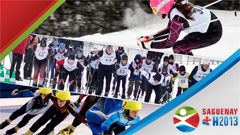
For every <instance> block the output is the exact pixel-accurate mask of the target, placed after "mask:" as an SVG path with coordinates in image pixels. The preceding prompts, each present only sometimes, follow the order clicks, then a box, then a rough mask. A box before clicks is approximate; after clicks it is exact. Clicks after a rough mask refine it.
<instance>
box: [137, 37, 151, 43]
mask: <svg viewBox="0 0 240 135" xmlns="http://www.w3.org/2000/svg"><path fill="white" fill-rule="evenodd" d="M138 40H139V41H140V42H149V41H150V40H152V37H151V36H141V37H140V38H138Z"/></svg>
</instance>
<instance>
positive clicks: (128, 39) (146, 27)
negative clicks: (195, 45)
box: [69, 5, 240, 60]
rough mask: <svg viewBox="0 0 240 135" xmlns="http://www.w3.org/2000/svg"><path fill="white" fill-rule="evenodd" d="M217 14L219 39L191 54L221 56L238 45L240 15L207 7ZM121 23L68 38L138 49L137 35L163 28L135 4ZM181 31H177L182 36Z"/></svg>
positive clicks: (153, 16) (224, 55) (158, 21)
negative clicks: (123, 27)
mask: <svg viewBox="0 0 240 135" xmlns="http://www.w3.org/2000/svg"><path fill="white" fill-rule="evenodd" d="M211 11H212V12H213V13H215V14H216V15H217V17H218V18H219V20H220V21H221V23H222V26H223V36H222V39H221V40H220V41H219V42H218V43H216V44H215V45H212V46H210V47H206V48H202V49H197V50H194V51H193V53H194V55H195V56H201V57H208V58H213V59H219V60H225V59H226V58H227V57H229V56H230V55H231V54H233V53H234V52H235V51H236V50H237V49H239V47H240V45H239V43H240V39H239V35H240V23H239V22H240V17H239V16H234V12H233V11H222V10H211ZM124 24H125V25H126V26H128V27H129V29H126V30H123V31H118V32H112V33H107V34H100V33H96V34H93V35H86V36H82V37H79V38H70V37H69V39H75V40H82V41H91V42H96V43H102V44H112V45H115V46H125V47H129V48H135V49H140V48H139V47H138V46H137V40H136V39H137V38H138V37H140V36H143V35H149V34H154V33H156V32H157V31H160V30H162V29H164V28H165V27H166V25H167V19H164V20H163V19H161V18H160V17H158V16H155V15H151V14H147V13H145V12H144V11H143V10H142V9H141V8H138V5H136V8H135V9H127V10H126V15H125V21H124ZM184 35H185V33H182V34H181V35H180V38H182V37H183V36H184ZM160 51H162V52H167V53H172V52H173V51H172V49H162V50H160Z"/></svg>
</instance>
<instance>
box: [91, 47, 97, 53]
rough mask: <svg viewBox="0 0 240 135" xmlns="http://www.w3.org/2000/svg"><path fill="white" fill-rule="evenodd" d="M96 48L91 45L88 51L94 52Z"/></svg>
mask: <svg viewBox="0 0 240 135" xmlns="http://www.w3.org/2000/svg"><path fill="white" fill-rule="evenodd" d="M97 50H98V49H97V48H96V47H91V49H90V52H96V51H97Z"/></svg>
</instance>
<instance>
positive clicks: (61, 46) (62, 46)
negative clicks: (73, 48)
mask: <svg viewBox="0 0 240 135" xmlns="http://www.w3.org/2000/svg"><path fill="white" fill-rule="evenodd" d="M65 47H66V44H65V43H60V44H59V47H58V48H59V49H61V50H64V49H65Z"/></svg>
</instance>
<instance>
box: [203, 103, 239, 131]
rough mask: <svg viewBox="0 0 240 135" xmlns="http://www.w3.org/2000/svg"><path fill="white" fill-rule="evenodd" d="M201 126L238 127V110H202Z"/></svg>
mask: <svg viewBox="0 0 240 135" xmlns="http://www.w3.org/2000/svg"><path fill="white" fill-rule="evenodd" d="M202 115H203V119H202V124H203V125H204V126H214V127H223V126H225V127H226V126H232V127H234V126H238V125H239V121H238V120H239V118H238V108H203V109H202Z"/></svg>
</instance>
